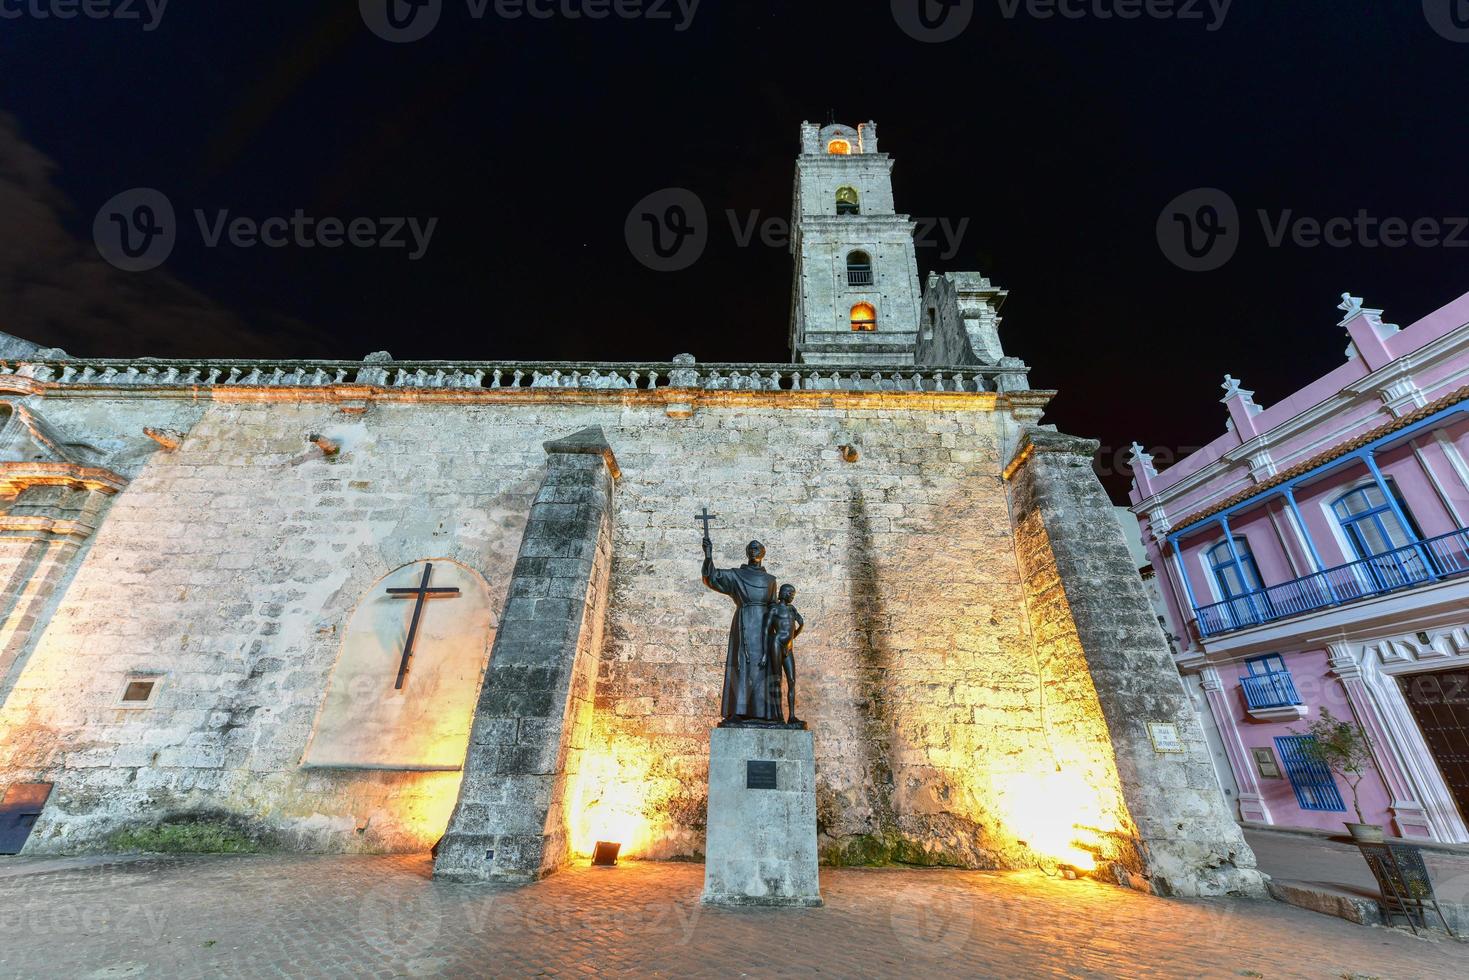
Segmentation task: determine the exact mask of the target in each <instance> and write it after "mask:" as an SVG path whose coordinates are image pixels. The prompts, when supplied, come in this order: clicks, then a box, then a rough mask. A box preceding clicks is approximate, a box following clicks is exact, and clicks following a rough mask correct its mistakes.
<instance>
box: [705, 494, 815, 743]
mask: <svg viewBox="0 0 1469 980" xmlns="http://www.w3.org/2000/svg"><path fill="white" fill-rule="evenodd" d="M696 516H697V519H698V520H700V521H703V522H704V584H705V585H706V586H708V587H709V588H711V589H713V590H714V591H715V592H720V593H723V594H724V595H727V596H729V597H730V598H731V599H733V600H734V604H735V612H734V619H733V620H732V621H731V622H730V625H729V645H728V648H727V650H726V653H725V662H724V692H723V695H722V696H721V698H720V705H719V711H720V715H721V717H722V718H723V719H724V720H723V721H721V722H720V727H722V728H733V727H744V726H748V727H776V726H779V727H789V728H805V727H806V724H805V722H803V721H800V720H798V719H797V718H796V717H795V710H796V675H795V659H794V656H793V653H792V649H791V643H792V641H793V640H794V639H795V635H796V634H797V633H799V632H800V626H795V627H794V629H793V628H792V625H791V624H792V622H793V621H792V618H791V617H792V614H793V613H794V609H793V607H792V608H790V609H782V610H780V615H776V609H777V597H778V595H779V592H778V591H777V588H776V580H775V576H773V575H771V574H770V573H769V572H767V571H766V570H765V567H764V561H765V546H764V545H763V544H761V543H760V542H759V541H751V542H750V543H749V544H748V545H747V546H746V547H745V557H746V559H747V560H746V562H745V564H743V565H741V566H740V567H739V568H715V567H714V542H713V541H712V540H710V538H709V522H710V521H711V520H713V519H714V515H711V514H710V513H709V510H708V508H705V509H704V512H703V513H702V514H699V515H696ZM785 589H788V590H790V592H789V594H790V595H792V596H793V595H794V588H793V587H791V586H785ZM788 601H789V600H787V602H788ZM794 615H795V621H797V622H799V614H794ZM800 625H802V626H803V625H804V623H801V624H800ZM783 670H784V673H785V676H786V683H787V700H788V703H789V708H790V715H789V717H785V716H783V715H782V713H781V703H780V702H781V697H780V694H781V690H780V678H781V673H782V671H783Z"/></svg>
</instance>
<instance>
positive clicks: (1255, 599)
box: [1207, 537, 1265, 629]
mask: <svg viewBox="0 0 1469 980" xmlns="http://www.w3.org/2000/svg"><path fill="white" fill-rule="evenodd" d="M1235 555H1238V556H1239V560H1238V561H1235ZM1207 559H1208V562H1209V570H1210V571H1211V572H1213V573H1214V584H1215V585H1216V586H1218V588H1219V594H1220V596H1221V597H1222V598H1223V599H1224V603H1223V604H1222V605H1221V607H1220V608H1221V611H1223V612H1225V613H1227V617H1228V625H1229V626H1231V627H1232V628H1235V629H1238V628H1239V627H1241V626H1249V625H1251V624H1254V623H1258V622H1261V621H1262V620H1263V618H1264V615H1263V609H1262V606H1263V603H1264V598H1265V597H1264V596H1262V595H1256V593H1258V592H1259V591H1260V590H1261V589H1262V588H1264V586H1263V585H1262V584H1261V583H1260V569H1259V566H1257V565H1256V564H1255V556H1254V555H1253V554H1251V552H1250V543H1249V542H1248V541H1246V540H1245V539H1244V538H1238V537H1237V538H1235V539H1234V551H1233V552H1232V553H1231V552H1230V550H1229V542H1228V541H1221V542H1219V543H1218V544H1216V545H1215V546H1214V547H1212V548H1210V549H1209V551H1208V554H1207Z"/></svg>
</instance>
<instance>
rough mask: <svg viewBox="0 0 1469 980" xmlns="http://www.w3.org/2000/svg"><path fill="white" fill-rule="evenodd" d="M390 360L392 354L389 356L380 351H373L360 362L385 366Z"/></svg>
mask: <svg viewBox="0 0 1469 980" xmlns="http://www.w3.org/2000/svg"><path fill="white" fill-rule="evenodd" d="M392 359H393V355H392V354H389V353H388V352H387V351H385V350H380V351H373V352H372V353H371V354H368V355H367V356H366V357H364V358H363V359H362V360H363V362H364V363H366V364H387V363H389V362H390V361H392Z"/></svg>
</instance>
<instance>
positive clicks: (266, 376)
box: [0, 356, 1030, 393]
mask: <svg viewBox="0 0 1469 980" xmlns="http://www.w3.org/2000/svg"><path fill="white" fill-rule="evenodd" d="M1006 360H1007V361H1010V363H1006V364H1004V365H994V366H986V365H958V366H953V367H943V366H927V365H925V366H921V367H915V366H911V365H910V366H900V367H895V366H892V365H882V366H877V365H873V366H864V365H843V366H841V367H835V366H833V367H824V366H820V365H805V364H789V363H780V364H697V363H695V362H694V361H693V359H692V358H686V357H683V356H681V357H680V358H679V359H678V360H676V361H673V362H626V363H604V362H591V361H383V360H372V359H368V360H362V361H325V360H290V359H273V360H244V359H222V360H215V359H207V358H199V359H188V360H182V359H180V360H162V359H155V358H138V359H110V360H109V359H79V358H74V359H66V360H59V359H58V360H22V361H0V388H7V387H18V385H16V384H15V383H14V382H15V381H20V379H26V380H28V381H30V382H34V383H37V384H39V385H67V386H70V385H76V386H85V387H125V388H148V389H151V388H175V387H177V388H200V387H241V388H248V387H261V388H280V387H330V386H341V385H366V386H371V387H374V388H385V389H415V390H416V389H445V390H472V391H478V390H496V389H529V388H551V389H595V390H618V389H627V390H632V389H643V390H652V389H658V388H690V389H703V390H706V391H862V392H878V391H911V392H951V393H966V392H967V393H979V392H995V391H1015V392H1019V391H1025V390H1028V389H1027V387H1026V385H1025V375H1026V373H1027V372H1028V371H1029V370H1030V369H1029V368H1028V367H1027V366H1025V365H1024V364H1023V363H1021V362H1019V361H1012V360H1011V359H1009V358H1007V359H1006ZM12 379H13V380H12ZM6 381H11V382H12V383H11V384H6V383H5V382H6Z"/></svg>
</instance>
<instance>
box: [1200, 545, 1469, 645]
mask: <svg viewBox="0 0 1469 980" xmlns="http://www.w3.org/2000/svg"><path fill="white" fill-rule="evenodd" d="M1465 574H1469V529H1464V528H1460V529H1459V530H1457V531H1451V532H1449V533H1448V534H1444V535H1440V536H1439V537H1436V538H1429V539H1427V540H1425V541H1417V542H1415V543H1413V544H1410V545H1408V546H1406V547H1403V548H1399V549H1397V550H1396V551H1388V552H1384V553H1382V554H1380V555H1374V556H1373V557H1371V558H1364V559H1360V560H1358V561H1354V562H1348V563H1347V564H1345V565H1338V566H1336V567H1335V568H1328V569H1326V570H1325V571H1323V572H1314V573H1312V574H1310V575H1306V576H1303V577H1301V578H1298V579H1292V580H1291V581H1289V582H1284V583H1282V584H1280V585H1272V586H1269V587H1268V588H1264V589H1260V590H1258V591H1255V592H1249V593H1246V594H1244V595H1241V596H1236V597H1234V598H1233V599H1227V600H1225V601H1224V602H1216V603H1214V604H1212V605H1208V606H1201V607H1198V608H1196V609H1195V610H1194V612H1195V614H1196V617H1197V618H1196V620H1195V622H1196V624H1197V626H1198V630H1199V636H1200V638H1202V639H1208V638H1210V637H1213V636H1220V635H1222V634H1225V633H1232V632H1234V631H1235V630H1242V629H1247V628H1249V627H1251V626H1260V625H1262V624H1264V623H1273V622H1275V621H1276V620H1280V619H1287V618H1289V617H1291V616H1299V615H1301V614H1302V613H1308V612H1314V611H1316V610H1318V609H1325V608H1327V607H1330V606H1342V605H1347V604H1349V603H1352V602H1358V601H1361V600H1363V599H1371V598H1373V597H1375V596H1380V595H1386V594H1387V593H1389V592H1397V591H1399V590H1402V589H1410V588H1413V587H1414V586H1417V585H1425V584H1427V583H1430V582H1438V581H1441V580H1443V579H1449V578H1455V577H1457V576H1460V575H1465Z"/></svg>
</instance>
